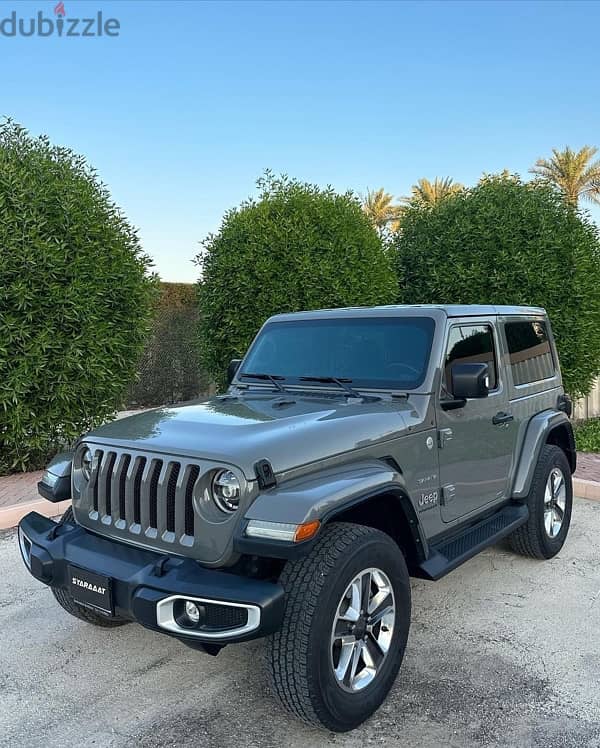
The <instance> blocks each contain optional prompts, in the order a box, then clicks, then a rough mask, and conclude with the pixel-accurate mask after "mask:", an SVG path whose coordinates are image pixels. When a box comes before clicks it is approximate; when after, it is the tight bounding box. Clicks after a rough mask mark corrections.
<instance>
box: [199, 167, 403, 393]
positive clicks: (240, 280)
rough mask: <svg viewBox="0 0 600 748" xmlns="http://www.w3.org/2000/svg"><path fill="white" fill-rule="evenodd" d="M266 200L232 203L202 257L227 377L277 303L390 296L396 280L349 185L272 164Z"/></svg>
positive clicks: (203, 291)
mask: <svg viewBox="0 0 600 748" xmlns="http://www.w3.org/2000/svg"><path fill="white" fill-rule="evenodd" d="M257 185H258V187H259V189H260V190H261V192H260V195H259V198H258V200H252V199H250V200H247V201H245V202H243V203H242V204H241V205H240V206H239V208H235V209H233V210H230V211H228V212H227V213H226V214H225V216H224V218H223V222H222V224H221V227H220V229H219V232H218V233H217V234H216V235H211V236H209V237H208V238H207V239H206V240H205V241H204V242H203V246H204V252H203V253H201V254H200V255H198V258H197V262H198V264H199V265H200V267H201V270H202V281H201V283H200V289H199V291H200V308H201V318H202V319H201V323H200V325H201V353H202V359H203V361H204V365H205V366H206V368H207V370H208V371H209V372H210V373H211V374H212V375H213V376H214V377H215V379H216V380H217V381H219V382H220V383H221V384H222V383H223V378H224V372H225V370H226V368H227V364H228V363H229V361H230V359H231V358H234V357H236V356H241V355H243V354H244V353H245V351H246V349H247V348H248V345H249V344H250V342H251V341H252V339H253V337H254V335H255V334H256V333H257V331H258V329H259V328H260V326H261V325H262V323H263V322H264V321H265V320H266V319H267V317H269V316H270V315H272V314H274V313H276V312H290V311H298V310H304V309H318V308H323V307H339V306H355V305H373V304H387V303H390V302H392V301H393V299H394V295H395V290H396V281H395V278H394V274H393V271H392V270H391V268H390V264H389V260H388V258H387V256H386V254H385V252H384V250H383V248H382V245H381V241H380V239H379V237H378V236H377V232H376V231H375V229H374V228H373V226H372V225H371V223H370V221H369V219H368V217H367V216H366V215H365V214H364V213H363V211H362V209H361V205H360V202H359V200H358V199H357V198H356V197H355V196H354V195H353V194H352V193H350V192H348V193H346V194H343V195H340V194H336V193H335V192H334V191H333V190H332V189H331V188H327V189H320V188H319V187H316V186H314V185H311V184H303V183H300V182H298V181H296V180H293V179H289V178H287V177H281V178H279V179H276V178H274V177H273V175H271V174H270V173H269V172H267V174H266V176H265V177H264V178H262V179H259V180H258V182H257Z"/></svg>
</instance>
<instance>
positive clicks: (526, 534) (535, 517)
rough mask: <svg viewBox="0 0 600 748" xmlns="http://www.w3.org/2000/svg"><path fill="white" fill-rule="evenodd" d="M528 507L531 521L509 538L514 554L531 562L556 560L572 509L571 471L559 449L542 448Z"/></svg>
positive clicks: (551, 445)
mask: <svg viewBox="0 0 600 748" xmlns="http://www.w3.org/2000/svg"><path fill="white" fill-rule="evenodd" d="M527 504H528V506H529V519H528V520H527V522H526V523H525V524H524V525H522V526H521V527H519V528H518V529H517V530H515V532H514V533H513V534H512V535H511V536H510V537H509V540H510V544H511V546H512V548H513V550H515V551H516V552H517V553H520V554H522V555H524V556H530V557H531V558H539V559H548V558H552V557H553V556H556V554H557V553H558V552H559V551H560V549H561V548H562V547H563V545H564V543H565V540H566V539H567V534H568V532H569V527H570V524H571V511H572V508H573V483H572V479H571V467H570V465H569V461H568V460H567V457H566V455H565V453H564V452H563V451H562V449H560V447H556V446H555V445H553V444H546V445H545V446H544V447H543V448H542V451H541V452H540V456H539V459H538V463H537V465H536V468H535V473H534V475H533V480H532V483H531V489H530V491H529V495H528V497H527Z"/></svg>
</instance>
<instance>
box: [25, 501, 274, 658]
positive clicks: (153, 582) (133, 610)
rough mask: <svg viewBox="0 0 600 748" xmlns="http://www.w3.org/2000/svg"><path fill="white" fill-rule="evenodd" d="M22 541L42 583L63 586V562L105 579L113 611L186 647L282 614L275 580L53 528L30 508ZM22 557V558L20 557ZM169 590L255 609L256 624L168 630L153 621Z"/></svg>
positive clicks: (216, 641) (221, 639) (235, 638)
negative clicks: (257, 613) (207, 632)
mask: <svg viewBox="0 0 600 748" xmlns="http://www.w3.org/2000/svg"><path fill="white" fill-rule="evenodd" d="M19 532H20V533H23V534H24V536H25V538H26V539H27V541H28V543H29V544H31V545H30V547H28V551H29V559H28V560H29V563H27V561H25V563H26V565H27V566H28V569H29V571H30V572H31V574H32V575H33V576H34V577H35V578H36V579H39V580H40V581H41V582H44V584H47V585H50V586H52V587H60V588H62V589H65V590H69V581H70V580H69V574H68V567H69V566H75V567H79V568H80V569H85V570H87V571H90V572H94V573H95V574H100V575H103V576H106V577H108V578H109V579H110V580H111V588H112V598H113V603H114V613H115V615H117V616H121V617H123V618H128V619H131V620H134V621H138V622H139V623H141V624H142V625H143V626H146V627H147V628H149V629H152V630H154V631H159V632H160V633H164V634H168V635H170V636H174V637H175V638H177V639H180V640H181V641H183V642H184V643H186V644H190V645H192V646H197V645H202V644H203V643H206V644H210V645H213V646H214V645H223V644H228V643H230V642H239V641H246V640H248V639H256V638H258V637H261V636H266V635H268V634H271V633H273V632H274V631H276V630H277V629H278V628H279V627H280V625H281V621H282V618H283V613H284V608H285V593H284V590H283V588H282V587H281V585H279V584H274V583H271V582H266V581H262V580H257V579H250V578H247V577H242V576H239V575H235V574H229V573H227V572H225V571H217V570H213V569H206V568H204V567H202V566H200V565H199V564H198V563H197V562H196V561H193V560H192V559H186V558H180V557H178V556H164V555H161V554H158V553H153V552H152V551H147V550H143V549H139V548H135V547H132V546H128V545H125V544H123V543H118V542H115V541H112V540H109V539H108V538H102V537H100V536H98V535H94V534H93V533H91V532H88V531H87V530H84V529H83V528H81V527H79V526H78V525H74V524H69V523H65V524H63V525H59V526H58V527H57V525H56V523H55V522H53V521H52V520H49V519H47V518H46V517H42V516H41V515H40V514H37V513H36V512H31V513H30V514H28V515H27V516H26V517H24V518H23V519H22V520H21V522H20V523H19ZM24 560H25V559H24ZM174 595H181V596H183V597H185V596H189V597H190V598H201V599H203V600H205V601H210V602H211V603H212V601H214V603H215V604H219V603H238V604H244V605H249V606H254V607H257V608H259V610H260V619H259V621H258V625H257V626H256V627H255V628H253V629H252V630H249V631H244V632H242V633H236V632H235V631H232V632H228V631H225V632H224V633H223V632H218V631H217V634H216V636H214V635H213V636H210V637H209V636H206V635H204V634H203V633H202V632H201V631H198V632H194V633H189V634H188V633H186V632H173V631H169V630H166V629H165V628H162V627H161V626H160V625H159V624H158V621H157V604H158V603H160V602H161V601H162V600H165V599H167V598H169V597H172V596H174Z"/></svg>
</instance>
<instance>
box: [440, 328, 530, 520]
mask: <svg viewBox="0 0 600 748" xmlns="http://www.w3.org/2000/svg"><path fill="white" fill-rule="evenodd" d="M499 350H501V349H500V348H499V339H498V334H497V330H496V328H495V325H494V324H493V319H491V318H481V319H480V318H477V319H473V320H472V321H471V320H469V321H464V320H462V321H460V322H459V321H457V322H453V321H452V320H449V326H448V330H447V336H446V347H445V358H444V361H443V365H442V386H441V390H440V393H439V396H438V400H437V404H436V416H437V425H438V445H439V450H438V454H439V465H440V482H441V486H442V490H441V514H442V519H443V521H444V522H452V521H454V520H456V519H459V518H460V517H463V516H465V515H468V514H470V513H472V512H476V511H477V510H479V509H481V508H482V507H485V506H488V505H493V504H494V503H497V502H501V501H503V500H504V499H506V498H507V497H508V491H509V475H510V468H511V463H512V459H513V448H514V442H515V439H516V429H515V425H514V423H513V421H512V419H511V415H510V413H509V400H508V389H507V386H506V382H504V379H503V376H502V370H501V367H500V366H499V360H500V358H499V355H498V352H499ZM455 362H459V363H486V364H487V365H488V369H489V378H490V384H489V395H488V396H487V397H484V398H476V399H475V398H474V399H467V401H466V403H465V405H464V406H463V407H460V408H456V409H448V410H446V409H444V407H443V400H444V399H450V398H452V392H451V377H450V368H451V366H452V364H453V363H455Z"/></svg>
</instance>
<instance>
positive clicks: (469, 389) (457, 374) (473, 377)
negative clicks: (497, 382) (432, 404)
mask: <svg viewBox="0 0 600 748" xmlns="http://www.w3.org/2000/svg"><path fill="white" fill-rule="evenodd" d="M450 380H451V381H450V384H451V387H452V395H453V397H451V398H449V399H447V400H442V401H441V402H440V406H441V408H442V409H443V410H455V409H456V408H464V406H465V405H466V403H467V398H481V397H487V396H488V393H489V389H490V372H489V367H488V365H487V364H460V363H455V364H452V367H451V369H450Z"/></svg>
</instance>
